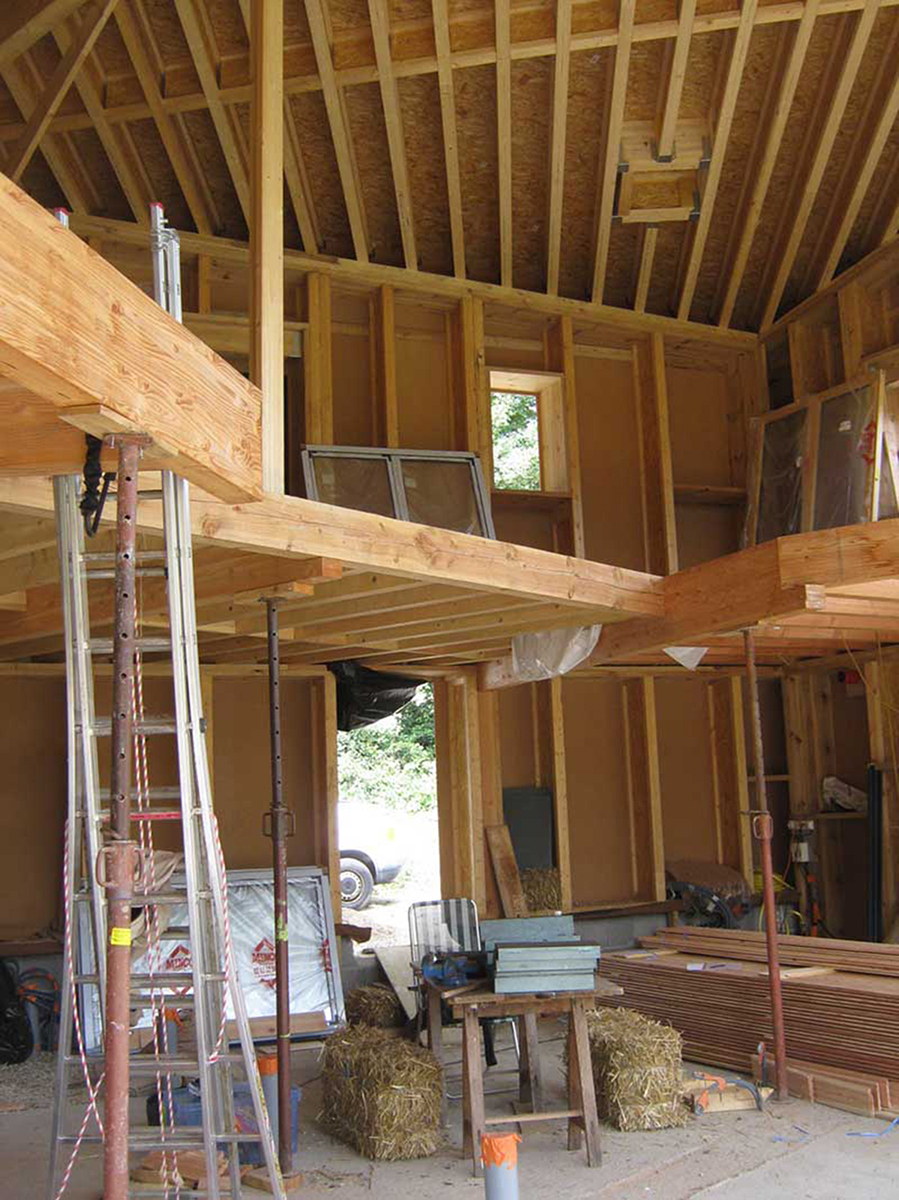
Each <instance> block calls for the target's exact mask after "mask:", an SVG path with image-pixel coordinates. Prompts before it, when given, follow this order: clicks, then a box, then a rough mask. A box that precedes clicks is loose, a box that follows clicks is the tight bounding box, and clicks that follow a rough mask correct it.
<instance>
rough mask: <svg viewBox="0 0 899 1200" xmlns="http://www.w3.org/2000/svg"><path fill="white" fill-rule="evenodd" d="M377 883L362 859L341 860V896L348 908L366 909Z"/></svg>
mask: <svg viewBox="0 0 899 1200" xmlns="http://www.w3.org/2000/svg"><path fill="white" fill-rule="evenodd" d="M374 889H375V881H374V878H373V876H372V873H371V871H370V870H369V869H368V867H367V866H366V865H365V863H364V862H362V861H361V859H358V858H342V859H341V860H340V895H341V898H342V900H343V903H344V905H346V907H347V908H365V907H367V905H368V902H369V900H371V894H372V892H373V891H374Z"/></svg>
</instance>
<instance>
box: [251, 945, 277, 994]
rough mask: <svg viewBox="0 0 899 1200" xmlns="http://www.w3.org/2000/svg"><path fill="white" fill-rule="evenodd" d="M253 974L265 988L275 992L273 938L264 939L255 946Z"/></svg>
mask: <svg viewBox="0 0 899 1200" xmlns="http://www.w3.org/2000/svg"><path fill="white" fill-rule="evenodd" d="M253 974H254V975H255V976H256V978H257V979H258V980H259V982H260V983H261V984H262V985H263V987H267V988H271V989H272V991H274V990H275V945H274V942H272V940H271V938H263V939H262V941H261V942H260V943H259V944H258V945H257V946H254V948H253Z"/></svg>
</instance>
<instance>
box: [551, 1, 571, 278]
mask: <svg viewBox="0 0 899 1200" xmlns="http://www.w3.org/2000/svg"><path fill="white" fill-rule="evenodd" d="M556 46H557V50H556V56H555V59H554V60H553V99H552V123H551V125H550V133H549V146H550V150H549V221H548V223H547V235H546V237H547V267H546V290H547V292H548V293H549V294H550V295H551V296H555V295H556V293H557V292H558V290H559V260H560V259H561V257H562V200H563V196H564V189H565V134H566V130H567V128H568V80H569V74H570V68H571V0H559V2H558V5H557V6H556Z"/></svg>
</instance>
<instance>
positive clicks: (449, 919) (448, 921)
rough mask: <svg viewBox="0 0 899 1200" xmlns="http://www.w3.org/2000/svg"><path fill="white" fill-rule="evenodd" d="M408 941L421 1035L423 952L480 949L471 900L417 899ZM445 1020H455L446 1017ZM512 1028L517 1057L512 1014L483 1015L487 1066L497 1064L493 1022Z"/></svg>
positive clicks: (412, 907) (411, 908)
mask: <svg viewBox="0 0 899 1200" xmlns="http://www.w3.org/2000/svg"><path fill="white" fill-rule="evenodd" d="M409 945H410V947H411V951H412V975H413V978H414V979H415V983H416V989H415V1002H416V1031H417V1033H418V1034H419V1035H420V1034H421V1030H422V1027H423V1025H424V1021H425V1017H426V1015H427V996H426V993H425V988H424V978H423V975H422V970H421V964H422V960H423V959H424V957H425V955H427V954H440V953H449V954H452V953H456V952H465V951H472V952H476V951H479V950H480V949H481V931H480V926H479V925H478V908H477V905H476V904H475V902H474V901H473V900H466V899H455V900H420V901H418V902H417V903H415V904H411V905H410V906H409ZM445 1023H446V1024H458V1022H457V1021H455V1020H453V1019H452V1018H448V1019H447V1020H446V1022H445ZM499 1024H507V1025H510V1026H511V1028H512V1040H513V1042H514V1044H515V1055H516V1057H517V1058H520V1048H519V1045H518V1024H517V1022H516V1020H515V1018H514V1017H484V1018H483V1019H482V1020H481V1029H482V1031H483V1035H484V1055H485V1058H486V1061H487V1066H488V1067H493V1066H496V1054H495V1053H494V1049H493V1030H494V1027H495V1026H496V1025H499Z"/></svg>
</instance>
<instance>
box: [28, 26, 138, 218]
mask: <svg viewBox="0 0 899 1200" xmlns="http://www.w3.org/2000/svg"><path fill="white" fill-rule="evenodd" d="M53 37H54V40H55V41H56V45H57V46H58V47H59V49H60V51H61V52H62V53H63V54H65V53H67V51H68V50H69V48H70V46H72V45H73V39H74V37H75V31H74V30H73V29H72V28H71V26H70V25H57V26H56V27H55V28H54V29H53ZM103 87H104V83H103V76H102V72H101V70H100V67H99V64H98V62H97V57H96V54H95V53H91V54H88V56H87V58H86V59H85V61H84V63H83V65H82V68H81V70H80V71H79V73H78V74H77V75H76V76H75V89H76V91H77V92H78V95H79V96H80V97H81V102H82V104H83V105H84V107H85V110H86V112H87V116H88V119H89V120H90V122H91V124H92V126H93V129H94V131H95V132H96V134H97V137H98V138H99V139H100V143H101V145H102V146H103V149H104V150H105V151H106V157H107V158H108V159H109V162H110V165H111V166H112V169H113V171H114V172H115V176H116V178H117V179H118V181H119V187H121V189H122V192H123V193H124V196H125V199H126V200H127V201H128V205H129V207H130V208H131V211H132V213H133V214H134V219H135V221H137V223H138V225H144V226H146V225H149V223H150V219H149V212H150V203H151V202H152V200H153V188H152V186H151V184H150V181H149V178H148V177H147V173H146V170H145V169H144V166H143V163H142V162H141V160H140V156H139V155H138V153H137V151H136V150H135V148H134V143H133V141H132V138H131V132H130V130H129V129H128V126H127V125H125V124H124V123H120V124H114V123H113V122H112V121H110V120H109V118H108V117H107V114H106V109H105V108H104V106H103ZM51 128H52V123H51Z"/></svg>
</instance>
